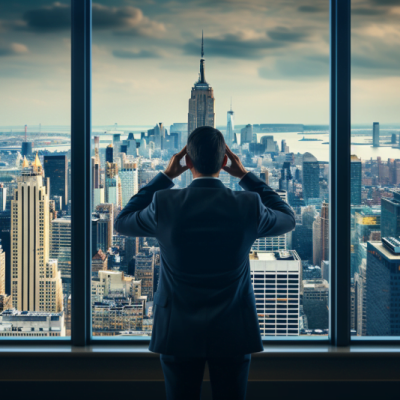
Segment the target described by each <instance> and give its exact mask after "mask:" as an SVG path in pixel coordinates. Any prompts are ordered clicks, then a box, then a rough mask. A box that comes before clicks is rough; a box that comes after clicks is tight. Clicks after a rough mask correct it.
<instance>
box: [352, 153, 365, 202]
mask: <svg viewBox="0 0 400 400" xmlns="http://www.w3.org/2000/svg"><path fill="white" fill-rule="evenodd" d="M350 159H351V166H350V182H351V187H350V190H351V192H350V202H351V204H352V205H360V204H361V176H362V164H361V159H360V158H358V157H357V156H355V155H352V156H351V158H350Z"/></svg>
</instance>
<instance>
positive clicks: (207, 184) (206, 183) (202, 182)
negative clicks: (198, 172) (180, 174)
mask: <svg viewBox="0 0 400 400" xmlns="http://www.w3.org/2000/svg"><path fill="white" fill-rule="evenodd" d="M188 187H190V188H193V187H199V188H200V187H203V188H225V189H226V186H225V185H224V184H223V183H222V182H221V181H220V180H219V179H215V178H214V179H213V178H203V179H195V180H194V181H193V182H192V183H191V184H190V185H189V186H188Z"/></svg>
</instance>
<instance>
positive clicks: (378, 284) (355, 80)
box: [351, 1, 400, 339]
mask: <svg viewBox="0 0 400 400" xmlns="http://www.w3.org/2000/svg"><path fill="white" fill-rule="evenodd" d="M398 5H399V4H397V6H398ZM395 6H396V5H395V2H378V1H375V2H370V3H368V4H364V2H360V1H353V8H352V140H351V142H352V146H351V241H352V242H351V334H352V337H353V338H354V339H360V338H361V337H365V336H369V338H370V339H371V337H378V336H379V337H384V336H400V242H399V236H400V211H399V210H400V191H399V184H400V173H399V172H400V121H399V112H398V110H399V106H400V100H399V95H398V90H397V88H398V87H399V83H400V78H399V71H400V59H399V58H398V57H397V54H398V52H399V49H398V47H399V27H398V21H397V18H396V15H397V14H396V13H397V11H398V7H397V8H396V7H395Z"/></svg>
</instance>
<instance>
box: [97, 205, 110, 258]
mask: <svg viewBox="0 0 400 400" xmlns="http://www.w3.org/2000/svg"><path fill="white" fill-rule="evenodd" d="M95 216H96V218H97V219H98V220H97V222H96V224H95V226H96V251H97V250H98V249H101V250H102V251H103V252H104V253H107V250H108V249H109V248H110V247H111V246H112V244H113V241H112V238H113V225H114V210H113V204H109V203H104V204H99V205H98V206H97V207H96V212H95Z"/></svg>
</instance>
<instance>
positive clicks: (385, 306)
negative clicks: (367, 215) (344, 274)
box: [366, 238, 400, 336]
mask: <svg viewBox="0 0 400 400" xmlns="http://www.w3.org/2000/svg"><path fill="white" fill-rule="evenodd" d="M367 251H368V253H367V271H366V334H367V336H400V324H399V317H398V316H399V313H400V268H399V264H400V241H399V240H398V239H395V238H382V242H368V243H367Z"/></svg>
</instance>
